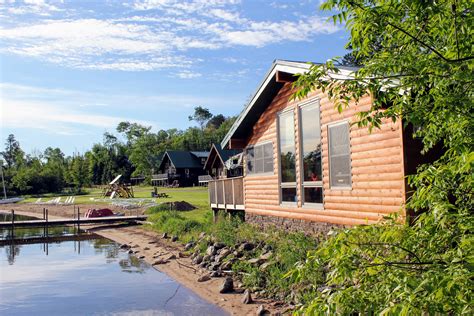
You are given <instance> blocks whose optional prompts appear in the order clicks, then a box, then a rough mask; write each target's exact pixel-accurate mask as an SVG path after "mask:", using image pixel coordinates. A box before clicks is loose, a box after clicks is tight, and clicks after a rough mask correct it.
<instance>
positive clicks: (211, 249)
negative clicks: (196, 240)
mask: <svg viewBox="0 0 474 316" xmlns="http://www.w3.org/2000/svg"><path fill="white" fill-rule="evenodd" d="M216 253H217V249H216V247H214V246H209V247H208V248H207V250H206V254H207V255H209V256H215V255H216Z"/></svg>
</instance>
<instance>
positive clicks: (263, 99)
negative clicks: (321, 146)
mask: <svg viewBox="0 0 474 316" xmlns="http://www.w3.org/2000/svg"><path fill="white" fill-rule="evenodd" d="M312 64H314V63H309V62H301V61H289V60H280V59H277V60H275V61H274V62H273V64H272V66H271V68H270V70H269V71H268V72H267V74H266V75H265V77H264V79H263V81H262V82H261V83H260V85H259V86H258V88H257V90H256V91H255V93H254V94H253V96H252V98H251V99H250V101H249V103H248V104H247V105H246V106H245V108H244V109H243V111H242V112H241V113H240V115H239V116H238V117H237V120H236V121H235V122H234V124H233V125H232V127H231V128H230V130H229V132H228V133H227V134H226V136H225V137H224V139H223V140H222V142H221V146H222V148H225V147H226V146H227V145H228V144H229V141H230V140H231V139H232V138H235V139H246V138H247V136H248V134H249V132H250V131H251V130H252V127H253V125H254V124H255V123H256V122H257V121H258V119H259V118H260V115H262V113H263V112H264V111H265V109H266V108H267V106H268V105H269V104H270V103H271V101H272V100H273V98H274V97H275V96H276V94H277V93H278V91H279V90H280V89H281V88H282V87H283V85H284V83H283V82H277V80H276V75H277V73H278V72H281V73H287V74H290V75H295V74H302V73H305V72H307V71H308V70H309V69H310V67H311V65H312ZM338 69H339V70H340V73H338V74H335V75H332V76H333V77H340V78H341V79H343V78H348V77H351V73H353V72H355V71H356V70H357V69H358V68H356V67H346V66H341V67H338Z"/></svg>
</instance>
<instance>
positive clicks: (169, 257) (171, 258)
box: [165, 254, 176, 261]
mask: <svg viewBox="0 0 474 316" xmlns="http://www.w3.org/2000/svg"><path fill="white" fill-rule="evenodd" d="M174 259H176V255H175V254H171V255H169V256H168V257H167V258H166V259H165V260H167V261H168V260H174Z"/></svg>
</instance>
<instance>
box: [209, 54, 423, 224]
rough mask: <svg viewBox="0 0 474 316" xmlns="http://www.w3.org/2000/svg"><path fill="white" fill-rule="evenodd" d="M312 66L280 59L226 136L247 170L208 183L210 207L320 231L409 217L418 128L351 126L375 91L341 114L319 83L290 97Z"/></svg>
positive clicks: (345, 72) (346, 74) (347, 72)
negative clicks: (304, 95) (299, 77)
mask: <svg viewBox="0 0 474 316" xmlns="http://www.w3.org/2000/svg"><path fill="white" fill-rule="evenodd" d="M309 67H310V64H307V63H302V62H289V61H281V60H277V61H275V62H274V63H273V65H272V67H271V69H270V71H269V72H268V73H267V75H266V77H265V78H264V80H263V82H262V83H261V84H260V85H259V87H258V88H257V91H256V93H255V94H254V95H253V97H252V98H251V100H250V102H249V103H248V105H247V106H246V107H245V108H244V110H243V111H242V113H241V114H240V115H239V117H238V118H237V120H236V122H235V123H234V125H233V126H232V127H231V129H230V131H229V132H228V134H227V135H226V137H225V138H224V140H223V141H222V143H221V145H222V147H223V148H229V149H242V150H243V151H244V175H243V177H242V178H239V179H240V183H236V182H235V181H236V180H235V181H234V183H232V185H226V184H225V183H222V184H220V183H216V184H215V186H213V187H212V188H211V186H209V194H210V204H211V207H212V208H213V209H215V210H217V209H225V210H234V209H240V210H245V218H246V220H247V221H249V222H254V223H258V224H268V223H270V224H275V223H278V224H279V225H284V226H285V227H286V228H294V229H297V230H301V229H303V230H305V231H307V232H313V233H317V232H319V231H326V230H328V229H330V227H331V226H346V225H348V226H351V225H358V224H368V223H374V222H377V221H379V220H380V219H381V218H383V216H385V215H388V214H390V213H394V212H399V213H400V214H401V215H402V216H404V215H405V209H404V203H405V200H406V197H407V195H406V190H405V185H406V183H405V176H406V175H407V174H408V172H409V169H412V170H413V166H415V165H416V164H417V163H418V162H419V159H420V157H419V155H417V154H415V153H416V152H417V151H416V150H414V148H415V147H416V145H415V144H414V143H413V141H412V137H411V133H412V132H411V131H410V130H409V129H404V128H403V124H402V122H400V121H397V122H392V121H389V120H385V121H383V123H382V126H381V128H380V129H374V130H373V131H372V133H370V132H369V131H368V129H367V128H366V127H357V126H356V125H352V124H351V123H352V122H355V121H356V120H357V117H356V115H357V113H358V112H360V111H367V110H369V109H370V107H371V103H372V99H371V97H370V96H369V95H367V96H366V97H363V98H362V99H361V100H360V101H359V103H358V104H357V105H356V104H350V106H349V107H348V108H346V109H345V110H344V111H343V112H342V113H339V112H338V111H337V109H335V107H334V104H333V102H332V101H331V100H329V97H328V95H327V93H324V92H322V91H319V90H316V91H313V92H311V93H310V94H309V95H308V97H307V98H306V99H304V100H290V97H291V95H292V94H293V93H294V92H295V90H294V88H293V87H292V82H293V81H294V75H295V74H298V73H304V72H306V71H308V69H309ZM353 71H354V69H353V68H346V67H341V68H340V73H338V74H337V76H339V77H338V78H341V79H343V78H351V73H352V72H353ZM408 140H410V141H408ZM219 181H225V180H217V181H216V182H219ZM240 188H241V189H240ZM236 189H239V190H242V192H240V191H239V192H237V191H236ZM236 199H237V200H238V201H241V202H239V203H235V202H234V201H235V200H236ZM229 201H230V202H229ZM237 204H238V205H237Z"/></svg>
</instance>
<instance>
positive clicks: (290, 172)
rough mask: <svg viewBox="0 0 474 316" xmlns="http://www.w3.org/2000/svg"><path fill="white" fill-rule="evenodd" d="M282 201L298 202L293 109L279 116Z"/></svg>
mask: <svg viewBox="0 0 474 316" xmlns="http://www.w3.org/2000/svg"><path fill="white" fill-rule="evenodd" d="M278 136H279V153H280V175H281V179H280V180H281V202H297V196H296V157H295V154H296V150H295V121H294V114H293V111H287V112H284V113H281V114H280V115H279V116H278Z"/></svg>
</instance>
